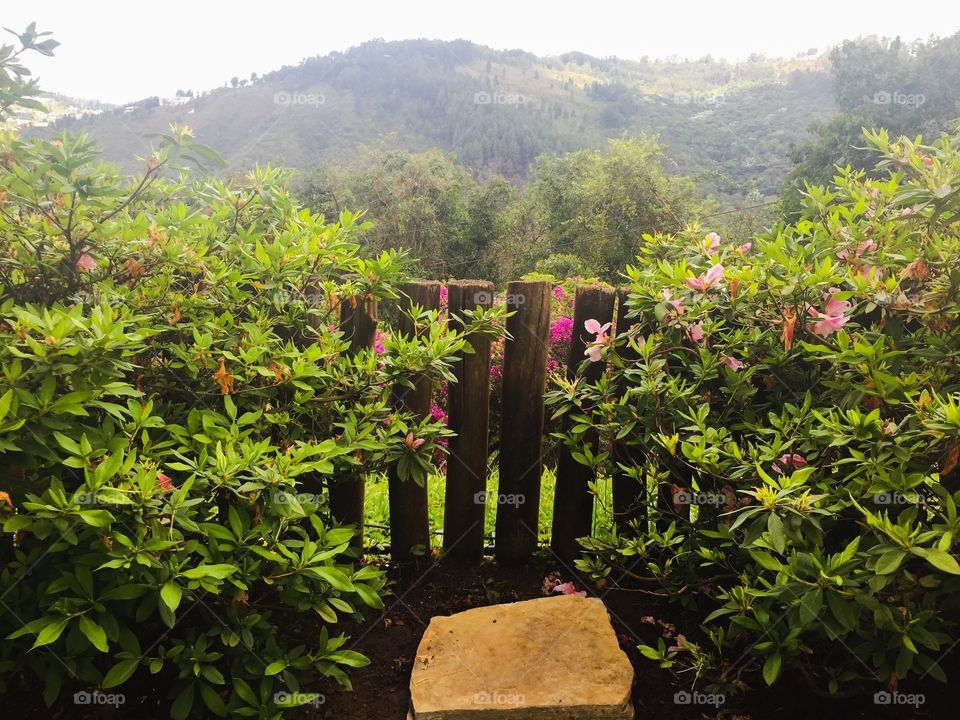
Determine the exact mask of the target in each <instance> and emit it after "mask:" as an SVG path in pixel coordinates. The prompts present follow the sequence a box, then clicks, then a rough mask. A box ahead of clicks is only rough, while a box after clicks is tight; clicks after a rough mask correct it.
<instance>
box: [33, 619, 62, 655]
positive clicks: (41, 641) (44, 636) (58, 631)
mask: <svg viewBox="0 0 960 720" xmlns="http://www.w3.org/2000/svg"><path fill="white" fill-rule="evenodd" d="M69 622H70V618H65V617H61V618H56V619H54V620H53V621H52V622H50V623H49V624H47V625H45V626H44V628H43V629H42V630H41V631H40V632H39V633H37V639H36V640H35V641H34V643H33V647H31V648H30V649H31V650H32V649H33V648H38V647H43V646H44V645H49V644H50V643H52V642H55V641H56V640H57V638H59V637H60V636H61V635H62V634H63V631H64V630H65V629H66V627H67V623H69Z"/></svg>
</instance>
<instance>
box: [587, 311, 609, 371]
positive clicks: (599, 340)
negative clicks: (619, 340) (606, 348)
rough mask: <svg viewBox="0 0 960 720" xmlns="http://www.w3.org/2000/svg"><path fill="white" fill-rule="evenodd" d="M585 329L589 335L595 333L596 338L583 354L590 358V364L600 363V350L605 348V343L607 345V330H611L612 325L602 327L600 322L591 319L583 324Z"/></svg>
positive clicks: (606, 324)
mask: <svg viewBox="0 0 960 720" xmlns="http://www.w3.org/2000/svg"><path fill="white" fill-rule="evenodd" d="M583 328H584V330H586V331H587V332H588V333H593V335H594V336H595V337H594V338H593V342H592V343H590V344H589V345H588V346H587V349H586V350H584V351H583V354H584V355H586V356H587V357H588V358H590V362H598V361H599V360H600V350H601V349H602V348H603V345H604V343H606V342H607V340H608V339H609V336H608V335H607V330H609V329H610V323H605V324H603V325H601V324H600V321H599V320H595V319H593V318H590V319H589V320H587V321H586V322H584V323H583Z"/></svg>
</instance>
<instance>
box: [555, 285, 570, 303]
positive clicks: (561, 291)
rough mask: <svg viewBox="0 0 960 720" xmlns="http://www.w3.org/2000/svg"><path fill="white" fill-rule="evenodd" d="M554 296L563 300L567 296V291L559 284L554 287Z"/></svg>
mask: <svg viewBox="0 0 960 720" xmlns="http://www.w3.org/2000/svg"><path fill="white" fill-rule="evenodd" d="M553 297H555V298H556V299H557V300H563V299H564V298H566V297H567V292H566V290H564V289H563V288H562V287H561V286H560V285H557V286H556V287H555V288H554V289H553Z"/></svg>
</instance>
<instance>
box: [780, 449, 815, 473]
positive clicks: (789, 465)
mask: <svg viewBox="0 0 960 720" xmlns="http://www.w3.org/2000/svg"><path fill="white" fill-rule="evenodd" d="M777 463H779V464H777ZM777 463H775V464H774V466H773V469H774V471H775V472H778V473H780V474H781V475H782V474H783V471H784V470H785V469H786V470H789V469H793V470H797V469H799V468H802V467H806V465H807V459H806V458H805V457H804V456H803V455H798V454H797V453H786V454H784V455H781V456H780V457H778V458H777Z"/></svg>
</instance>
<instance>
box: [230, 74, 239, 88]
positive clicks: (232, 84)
mask: <svg viewBox="0 0 960 720" xmlns="http://www.w3.org/2000/svg"><path fill="white" fill-rule="evenodd" d="M239 85H240V78H238V77H237V76H236V75H234V76H233V77H232V78H230V87H233V88H236V87H237V86H239Z"/></svg>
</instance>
